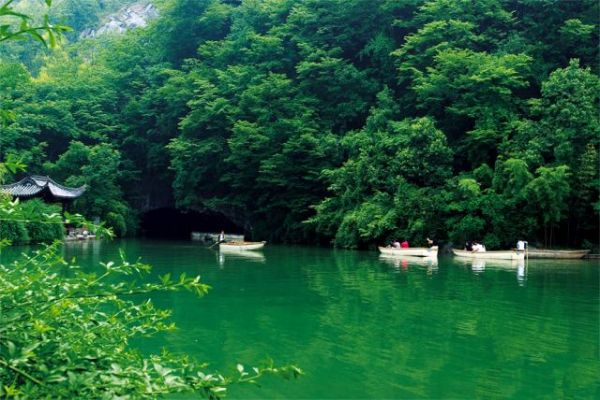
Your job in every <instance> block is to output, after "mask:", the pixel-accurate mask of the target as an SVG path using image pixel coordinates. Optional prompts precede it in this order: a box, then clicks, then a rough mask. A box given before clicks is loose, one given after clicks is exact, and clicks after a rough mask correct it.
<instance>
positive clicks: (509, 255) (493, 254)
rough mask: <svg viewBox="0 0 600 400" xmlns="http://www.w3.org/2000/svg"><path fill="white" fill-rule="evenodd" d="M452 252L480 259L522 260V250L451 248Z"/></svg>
mask: <svg viewBox="0 0 600 400" xmlns="http://www.w3.org/2000/svg"><path fill="white" fill-rule="evenodd" d="M452 253H454V255H455V256H458V257H464V258H470V259H481V260H523V259H525V251H523V250H492V251H468V250H458V249H452Z"/></svg>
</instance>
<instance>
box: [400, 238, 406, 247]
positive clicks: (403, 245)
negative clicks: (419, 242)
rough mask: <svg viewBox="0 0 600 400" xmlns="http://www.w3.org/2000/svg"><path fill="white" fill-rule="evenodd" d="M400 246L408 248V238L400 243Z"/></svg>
mask: <svg viewBox="0 0 600 400" xmlns="http://www.w3.org/2000/svg"><path fill="white" fill-rule="evenodd" d="M400 247H401V248H403V249H408V240H405V241H403V242H402V243H400Z"/></svg>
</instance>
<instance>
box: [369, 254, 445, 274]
mask: <svg viewBox="0 0 600 400" xmlns="http://www.w3.org/2000/svg"><path fill="white" fill-rule="evenodd" d="M379 260H380V261H382V262H384V263H386V264H389V265H392V266H394V268H397V269H400V270H408V269H409V266H415V267H416V266H418V267H427V272H428V273H435V272H437V270H438V260H437V258H431V257H411V256H390V255H386V254H380V255H379Z"/></svg>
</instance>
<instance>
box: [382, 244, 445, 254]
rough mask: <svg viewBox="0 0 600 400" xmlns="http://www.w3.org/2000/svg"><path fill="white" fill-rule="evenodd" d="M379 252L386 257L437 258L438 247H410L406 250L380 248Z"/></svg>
mask: <svg viewBox="0 0 600 400" xmlns="http://www.w3.org/2000/svg"><path fill="white" fill-rule="evenodd" d="M379 251H380V252H381V254H385V255H386V256H412V257H437V253H438V247H437V246H431V247H409V248H406V249H398V248H396V247H382V246H379Z"/></svg>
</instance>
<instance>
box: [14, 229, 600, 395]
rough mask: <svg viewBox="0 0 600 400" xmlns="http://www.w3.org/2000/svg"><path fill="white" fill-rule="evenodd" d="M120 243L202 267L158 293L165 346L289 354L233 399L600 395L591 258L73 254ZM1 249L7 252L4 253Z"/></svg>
mask: <svg viewBox="0 0 600 400" xmlns="http://www.w3.org/2000/svg"><path fill="white" fill-rule="evenodd" d="M119 248H123V249H124V250H125V252H126V254H127V255H128V257H129V258H131V259H136V258H138V257H141V258H142V260H143V261H145V262H148V263H150V264H152V265H153V266H154V270H153V274H164V273H167V272H171V273H173V274H175V275H177V274H179V273H181V272H186V273H187V274H188V275H195V274H200V275H201V276H202V280H203V281H204V282H205V283H208V284H210V285H211V286H212V290H211V291H210V293H209V295H208V296H206V297H204V298H200V299H199V298H196V297H194V296H193V295H191V294H188V293H168V294H160V295H155V296H154V297H153V300H154V302H155V303H156V304H157V305H158V306H161V307H164V308H167V307H168V308H171V309H173V319H174V321H175V322H176V323H177V325H178V327H179V330H177V331H176V332H172V333H168V334H164V335H161V336H158V337H155V338H152V339H150V340H148V341H144V342H143V343H141V344H139V346H141V347H142V349H143V350H144V351H145V352H158V351H160V349H161V348H162V347H163V346H166V347H168V348H169V349H170V350H172V351H178V352H185V353H188V354H190V355H192V356H194V357H196V358H197V359H199V360H206V361H209V362H210V368H211V369H214V370H219V371H223V372H231V373H233V371H234V367H235V364H236V363H238V362H240V363H243V364H245V365H258V364H260V363H261V362H263V361H264V360H265V359H267V358H271V359H273V360H275V363H276V364H280V365H281V364H288V363H294V364H296V365H298V366H300V367H301V368H302V369H303V370H304V371H305V372H306V375H305V376H304V377H302V378H301V379H299V380H297V381H291V382H288V381H283V380H281V379H278V378H268V379H266V380H264V381H262V383H263V384H262V387H260V388H259V387H254V386H241V387H234V388H232V389H231V390H230V393H229V396H230V398H257V399H258V398H278V399H281V398H286V399H292V398H294V399H299V398H303V399H317V398H319V399H320V398H331V399H334V398H335V399H342V398H343V399H384V398H385V399H398V398H436V399H437V398H518V399H531V398H549V399H554V398H600V384H599V380H598V377H599V376H600V355H599V341H600V338H599V329H600V328H599V323H600V321H599V301H600V298H599V266H598V263H597V262H595V261H571V262H556V261H541V260H539V261H535V262H534V261H529V263H528V265H527V266H526V267H525V266H520V265H516V264H511V263H510V262H505V263H498V262H485V263H483V262H477V261H476V264H474V265H473V264H471V263H470V262H459V261H457V260H456V259H452V258H440V260H439V262H438V263H436V264H433V263H427V262H422V261H415V260H394V259H385V258H380V257H379V255H378V254H376V253H372V252H353V251H339V250H331V249H321V248H308V247H306V248H305V247H284V246H267V247H266V248H265V249H264V251H262V252H255V253H248V254H247V255H236V254H219V252H218V251H212V250H207V249H205V248H203V247H201V246H200V245H198V244H193V243H191V242H163V241H143V240H127V241H120V242H119V241H117V242H112V243H101V242H96V243H74V244H69V245H67V247H66V248H65V255H66V256H68V257H72V256H76V257H77V258H78V259H79V261H80V263H81V264H82V265H90V266H91V265H93V264H94V263H97V262H98V261H106V260H109V259H115V258H116V257H117V254H118V249H119ZM3 257H6V253H5V255H4V256H3Z"/></svg>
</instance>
